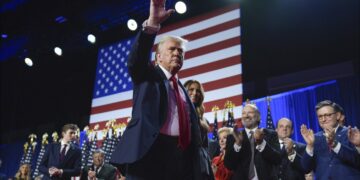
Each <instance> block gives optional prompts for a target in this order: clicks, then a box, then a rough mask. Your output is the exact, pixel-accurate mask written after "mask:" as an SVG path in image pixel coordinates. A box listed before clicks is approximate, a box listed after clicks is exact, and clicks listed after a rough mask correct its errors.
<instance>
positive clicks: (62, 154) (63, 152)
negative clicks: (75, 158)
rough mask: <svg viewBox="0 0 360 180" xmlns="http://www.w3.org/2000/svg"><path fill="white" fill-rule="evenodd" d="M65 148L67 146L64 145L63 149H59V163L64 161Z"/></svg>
mask: <svg viewBox="0 0 360 180" xmlns="http://www.w3.org/2000/svg"><path fill="white" fill-rule="evenodd" d="M66 146H67V144H64V147H63V148H62V149H61V152H60V161H63V160H64V159H65V153H66Z"/></svg>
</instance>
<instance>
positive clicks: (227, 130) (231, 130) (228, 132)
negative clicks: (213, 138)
mask: <svg viewBox="0 0 360 180" xmlns="http://www.w3.org/2000/svg"><path fill="white" fill-rule="evenodd" d="M232 132H233V129H232V128H230V127H222V128H220V129H219V130H218V136H220V134H221V133H227V134H228V135H229V134H231V133H232Z"/></svg>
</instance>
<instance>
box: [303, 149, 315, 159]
mask: <svg viewBox="0 0 360 180" xmlns="http://www.w3.org/2000/svg"><path fill="white" fill-rule="evenodd" d="M305 151H306V153H307V154H308V155H309V156H311V157H313V156H314V150H310V149H308V148H307V147H306V149H305Z"/></svg>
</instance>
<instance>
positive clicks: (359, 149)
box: [355, 146, 360, 154]
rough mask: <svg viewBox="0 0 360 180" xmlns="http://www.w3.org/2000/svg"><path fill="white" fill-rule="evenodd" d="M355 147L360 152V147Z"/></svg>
mask: <svg viewBox="0 0 360 180" xmlns="http://www.w3.org/2000/svg"><path fill="white" fill-rule="evenodd" d="M355 148H356V150H357V152H358V153H359V154H360V147H358V146H355Z"/></svg>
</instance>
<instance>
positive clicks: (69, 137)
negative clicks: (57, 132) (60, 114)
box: [62, 129, 76, 143]
mask: <svg viewBox="0 0 360 180" xmlns="http://www.w3.org/2000/svg"><path fill="white" fill-rule="evenodd" d="M62 135H63V140H64V141H65V142H66V143H67V142H70V141H74V140H75V139H76V131H75V130H73V129H68V130H67V131H66V132H63V133H62Z"/></svg>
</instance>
